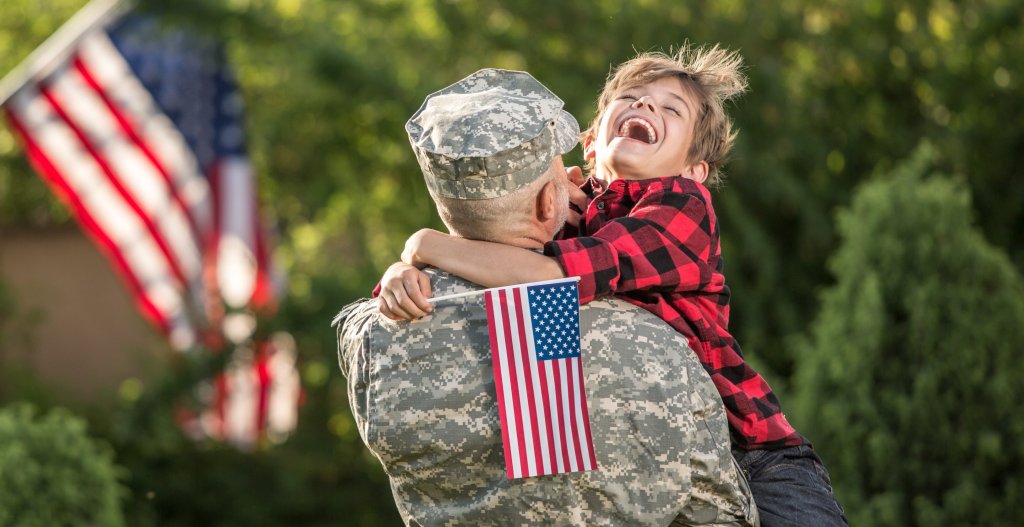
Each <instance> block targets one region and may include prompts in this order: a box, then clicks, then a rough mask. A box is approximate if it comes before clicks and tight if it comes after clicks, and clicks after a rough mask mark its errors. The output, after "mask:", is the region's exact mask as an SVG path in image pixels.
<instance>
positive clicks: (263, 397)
mask: <svg viewBox="0 0 1024 527" xmlns="http://www.w3.org/2000/svg"><path fill="white" fill-rule="evenodd" d="M259 350H260V351H259V353H258V354H257V355H256V382H257V387H258V388H257V389H258V390H259V396H258V397H259V398H258V400H257V403H256V434H255V435H256V438H259V437H260V435H261V434H262V433H263V432H264V431H265V430H266V428H267V408H268V406H269V405H270V384H271V383H272V382H273V380H274V379H273V377H272V374H271V372H270V354H271V349H270V343H269V342H263V343H261V344H260V345H259Z"/></svg>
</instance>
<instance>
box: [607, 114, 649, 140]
mask: <svg viewBox="0 0 1024 527" xmlns="http://www.w3.org/2000/svg"><path fill="white" fill-rule="evenodd" d="M616 135H617V136H618V137H628V138H630V139H635V140H637V141H643V142H645V143H647V144H651V145H653V144H654V143H656V142H657V141H658V133H657V132H656V131H655V130H654V126H653V125H652V124H651V123H649V122H647V120H645V119H641V118H639V117H630V118H629V119H626V120H625V121H622V124H620V125H619V130H618V132H617V133H616Z"/></svg>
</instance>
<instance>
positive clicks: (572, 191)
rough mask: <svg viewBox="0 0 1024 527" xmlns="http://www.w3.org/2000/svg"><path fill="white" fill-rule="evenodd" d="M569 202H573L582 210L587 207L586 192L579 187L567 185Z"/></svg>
mask: <svg viewBox="0 0 1024 527" xmlns="http://www.w3.org/2000/svg"><path fill="white" fill-rule="evenodd" d="M569 203H571V204H573V205H575V206H576V208H578V209H579V210H581V211H583V210H586V208H587V193H586V192H583V191H582V190H580V189H579V187H574V186H571V185H570V186H569Z"/></svg>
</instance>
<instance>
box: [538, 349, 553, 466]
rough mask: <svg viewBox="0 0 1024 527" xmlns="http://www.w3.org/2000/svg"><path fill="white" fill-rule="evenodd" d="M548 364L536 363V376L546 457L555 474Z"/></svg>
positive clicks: (546, 362) (540, 361)
mask: <svg viewBox="0 0 1024 527" xmlns="http://www.w3.org/2000/svg"><path fill="white" fill-rule="evenodd" d="M548 362H550V361H546V360H539V361H537V374H538V375H539V376H540V399H541V401H542V402H543V404H544V417H545V419H544V427H545V428H546V429H547V432H548V457H550V458H551V459H550V462H551V472H552V473H557V472H558V458H557V457H556V454H555V430H554V427H553V426H552V425H553V424H554V423H553V421H552V415H551V398H550V395H549V394H548V377H547V375H548V373H547V369H548Z"/></svg>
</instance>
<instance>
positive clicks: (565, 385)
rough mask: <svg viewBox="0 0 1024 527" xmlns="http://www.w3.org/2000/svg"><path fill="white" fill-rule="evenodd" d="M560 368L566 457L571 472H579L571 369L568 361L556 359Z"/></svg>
mask: <svg viewBox="0 0 1024 527" xmlns="http://www.w3.org/2000/svg"><path fill="white" fill-rule="evenodd" d="M556 361H557V362H558V365H559V368H560V369H561V370H562V383H561V386H559V388H561V392H562V393H561V395H562V401H561V407H562V431H563V432H564V433H565V445H566V451H565V457H566V458H568V460H569V471H570V472H576V471H578V470H579V469H580V468H579V465H577V464H576V443H575V440H576V438H574V437H573V434H572V422H571V419H572V405H571V404H569V368H568V364H566V359H556Z"/></svg>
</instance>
